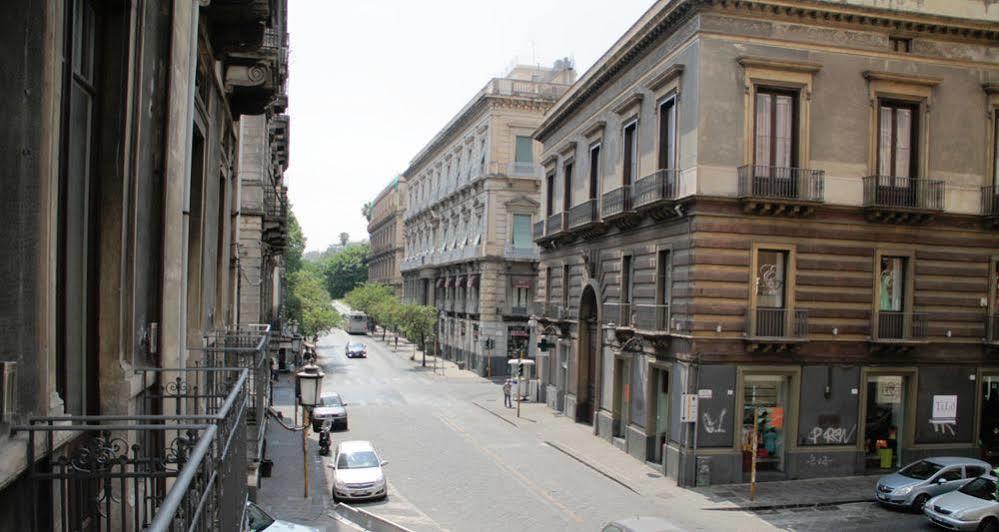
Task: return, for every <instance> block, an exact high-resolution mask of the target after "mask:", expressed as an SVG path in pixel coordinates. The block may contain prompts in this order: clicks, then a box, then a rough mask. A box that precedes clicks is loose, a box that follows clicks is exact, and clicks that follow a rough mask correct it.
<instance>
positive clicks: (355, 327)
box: [344, 310, 368, 334]
mask: <svg viewBox="0 0 999 532" xmlns="http://www.w3.org/2000/svg"><path fill="white" fill-rule="evenodd" d="M345 321H346V323H345V325H344V328H345V329H346V331H347V334H367V333H368V315H367V314H365V313H363V312H360V311H357V310H352V311H350V312H348V313H347V316H346V320H345Z"/></svg>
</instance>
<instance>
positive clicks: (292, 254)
mask: <svg viewBox="0 0 999 532" xmlns="http://www.w3.org/2000/svg"><path fill="white" fill-rule="evenodd" d="M304 253H305V233H304V232H303V231H302V226H301V225H299V224H298V218H296V217H295V213H294V212H292V210H291V206H290V205H289V206H288V249H287V250H285V253H284V267H285V273H286V274H292V273H295V272H297V271H298V270H300V269H301V268H302V255H303V254H304Z"/></svg>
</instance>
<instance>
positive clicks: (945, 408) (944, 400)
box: [933, 395, 957, 422]
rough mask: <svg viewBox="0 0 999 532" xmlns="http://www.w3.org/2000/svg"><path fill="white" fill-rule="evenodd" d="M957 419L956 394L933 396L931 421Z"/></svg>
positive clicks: (951, 420)
mask: <svg viewBox="0 0 999 532" xmlns="http://www.w3.org/2000/svg"><path fill="white" fill-rule="evenodd" d="M956 419H957V396H956V395H934V396H933V421H950V422H953V421H954V420H956Z"/></svg>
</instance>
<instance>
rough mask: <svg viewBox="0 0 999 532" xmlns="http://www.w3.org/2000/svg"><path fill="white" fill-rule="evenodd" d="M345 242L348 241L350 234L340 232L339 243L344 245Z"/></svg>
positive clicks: (345, 244)
mask: <svg viewBox="0 0 999 532" xmlns="http://www.w3.org/2000/svg"><path fill="white" fill-rule="evenodd" d="M347 242H350V235H349V234H347V233H340V245H341V246H344V247H346V246H347Z"/></svg>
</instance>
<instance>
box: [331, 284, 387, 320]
mask: <svg viewBox="0 0 999 532" xmlns="http://www.w3.org/2000/svg"><path fill="white" fill-rule="evenodd" d="M393 297H394V295H393V293H392V287H390V286H388V285H384V284H381V283H362V284H359V285H357V286H356V287H354V289H353V290H351V291H350V292H348V293H347V294H346V295H345V296H344V297H343V299H344V301H346V302H347V304H348V305H350V308H352V309H354V310H360V311H361V312H364V313H365V314H371V309H372V308H373V307H374V306H375V304H376V303H378V302H380V301H383V300H386V299H392V298H393Z"/></svg>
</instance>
